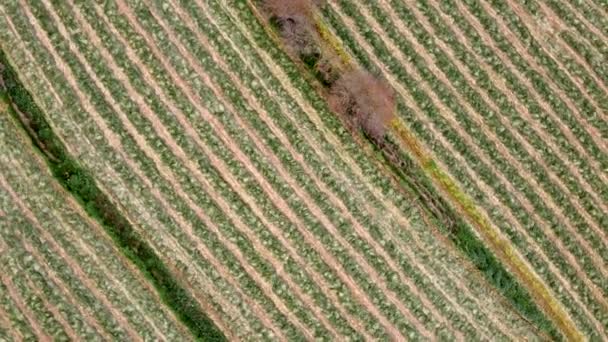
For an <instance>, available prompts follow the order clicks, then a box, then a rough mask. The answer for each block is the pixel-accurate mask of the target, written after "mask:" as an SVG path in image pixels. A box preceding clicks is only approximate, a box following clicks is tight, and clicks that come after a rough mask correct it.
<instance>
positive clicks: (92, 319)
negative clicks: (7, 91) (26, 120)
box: [0, 95, 190, 341]
mask: <svg viewBox="0 0 608 342" xmlns="http://www.w3.org/2000/svg"><path fill="white" fill-rule="evenodd" d="M9 110H10V109H9V104H8V103H7V102H6V99H5V98H4V95H3V98H2V102H0V150H1V151H2V154H0V201H1V202H0V255H1V257H0V265H1V266H0V338H3V339H6V340H14V341H16V340H29V339H37V340H46V339H48V340H50V339H54V340H87V341H104V340H105V341H107V340H112V339H129V340H142V339H146V340H153V339H164V340H182V339H186V340H188V339H190V338H189V333H188V332H187V330H186V329H185V327H183V326H182V325H181V323H178V320H177V319H176V318H175V316H174V315H173V313H172V312H170V311H169V310H168V309H167V308H166V307H164V306H163V305H162V302H161V301H160V299H159V298H158V296H157V295H156V294H155V291H154V290H153V289H151V288H150V285H149V284H148V283H147V281H146V279H145V278H143V277H142V276H141V274H140V273H139V272H138V271H137V270H135V269H134V268H133V266H132V265H130V264H129V262H128V261H127V260H126V259H125V258H124V257H123V256H122V255H121V252H120V251H119V250H118V249H117V248H116V247H115V246H114V245H113V242H112V240H110V239H109V238H108V236H107V235H106V234H105V232H104V231H103V229H102V228H101V226H100V225H99V224H98V223H97V222H94V221H93V220H91V219H90V218H89V217H88V215H87V214H86V213H85V212H84V211H83V210H82V208H80V205H79V204H78V203H77V202H76V201H75V200H73V199H72V198H71V197H70V195H69V194H68V193H66V192H65V191H64V190H63V189H62V188H61V187H60V185H59V184H58V182H56V181H55V179H54V178H53V176H52V175H51V174H50V172H49V171H48V169H47V168H46V164H45V163H44V161H43V160H42V158H41V156H40V155H38V154H36V153H35V152H34V148H33V146H32V145H31V144H30V143H29V141H28V137H27V135H26V134H25V133H24V132H23V130H22V129H21V127H20V126H19V124H18V123H17V122H16V121H15V120H14V119H12V115H10V114H9Z"/></svg>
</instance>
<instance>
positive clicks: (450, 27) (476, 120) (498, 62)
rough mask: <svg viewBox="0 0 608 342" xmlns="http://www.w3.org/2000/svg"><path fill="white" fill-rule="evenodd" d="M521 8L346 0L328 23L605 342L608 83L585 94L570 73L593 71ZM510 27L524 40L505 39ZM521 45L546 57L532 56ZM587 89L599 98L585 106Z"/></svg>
mask: <svg viewBox="0 0 608 342" xmlns="http://www.w3.org/2000/svg"><path fill="white" fill-rule="evenodd" d="M494 5H496V6H498V5H497V4H494ZM513 6H516V5H515V4H514V5H513ZM516 10H517V9H515V10H513V9H506V8H500V9H494V8H493V7H491V6H490V5H488V4H485V3H473V4H470V5H469V6H468V8H467V7H466V6H465V5H463V4H458V3H454V2H451V1H441V3H438V2H436V1H429V2H419V3H417V5H416V6H407V5H404V4H402V3H400V2H398V1H380V2H378V3H375V2H368V1H364V2H363V3H361V4H354V3H349V2H346V1H337V2H335V3H334V2H330V5H329V6H327V7H325V9H324V11H323V14H324V17H325V19H326V21H327V22H328V23H330V24H331V26H332V29H333V30H334V31H335V33H336V34H337V35H338V36H339V37H340V39H342V41H343V42H344V43H345V45H346V46H347V47H348V48H349V49H350V50H351V52H352V53H353V54H354V55H355V56H356V57H357V60H358V62H359V63H362V64H363V65H364V66H365V67H368V68H372V69H374V70H376V71H377V72H379V73H381V74H382V75H383V76H384V77H386V78H387V80H389V82H390V83H392V85H393V86H394V87H395V89H396V91H397V93H398V95H400V97H401V100H402V102H401V103H400V108H399V113H400V115H401V116H402V117H403V118H404V119H405V120H406V122H407V123H408V124H409V125H410V127H411V128H412V129H413V130H414V131H415V132H416V134H417V135H418V137H419V138H420V139H421V140H422V141H424V143H425V144H426V146H427V148H428V149H429V150H432V151H433V153H434V155H435V156H436V157H437V158H438V160H439V161H440V164H441V165H442V167H443V168H444V169H446V170H448V171H449V172H450V173H451V174H452V175H453V176H454V177H455V178H456V179H458V181H459V182H460V184H461V186H462V188H463V189H466V191H467V192H468V193H469V195H471V196H472V197H473V198H474V199H475V200H476V201H477V202H478V203H481V204H482V207H483V209H485V211H486V213H488V214H489V216H490V217H491V218H492V220H493V222H494V224H496V225H497V226H499V227H500V228H501V230H502V231H503V232H505V233H506V234H507V235H508V236H509V237H510V238H511V240H512V241H513V243H514V245H515V246H517V248H518V249H519V250H520V251H521V253H522V255H524V256H526V258H527V259H528V261H529V262H530V264H531V265H532V266H534V269H536V270H538V272H539V274H540V275H541V276H542V277H543V278H544V279H545V281H546V282H547V284H548V285H550V286H551V287H552V288H553V290H554V291H555V293H556V295H557V296H558V298H560V300H561V301H562V302H563V303H564V304H565V305H566V307H568V309H569V310H570V313H571V315H572V316H573V317H574V318H575V319H576V320H577V324H578V325H579V326H580V327H581V328H582V329H583V330H584V331H585V333H587V334H589V335H590V336H604V332H605V331H606V329H605V328H606V323H605V322H606V312H608V311H606V309H607V307H608V305H607V303H606V300H605V297H606V291H607V290H608V282H607V278H606V277H607V275H608V269H607V268H606V266H605V265H606V260H607V259H606V257H607V255H606V253H605V251H606V250H607V249H606V245H607V243H608V238H607V235H606V232H607V228H608V227H607V223H608V221H607V218H606V212H608V211H606V208H605V207H606V203H608V202H606V194H607V192H606V190H607V186H608V183H607V182H606V174H605V172H603V171H602V170H604V169H605V165H606V161H607V160H608V159H607V157H608V155H607V154H606V146H605V140H603V139H602V137H603V136H604V135H603V133H601V132H604V131H605V125H606V121H605V120H602V119H601V114H600V113H602V107H603V104H604V103H606V102H605V100H604V98H605V96H606V95H607V94H606V92H604V91H603V90H602V89H601V87H600V86H599V85H598V86H597V87H595V88H593V89H592V87H591V86H590V87H586V88H582V89H580V88H578V86H580V84H575V82H574V81H573V80H572V79H571V78H569V75H567V74H565V73H564V71H562V70H561V69H560V68H559V67H560V66H561V67H563V66H564V64H568V68H571V69H572V70H573V71H572V72H576V74H577V75H584V76H585V75H586V76H587V77H592V76H591V75H589V74H588V73H586V71H585V67H584V66H583V65H580V64H576V63H575V62H572V61H568V62H561V61H558V62H557V63H556V62H555V61H554V60H553V59H551V57H548V56H547V55H546V54H545V52H544V51H543V48H542V47H541V45H539V44H538V43H536V42H534V39H533V38H532V37H531V36H524V32H526V31H525V30H526V29H524V28H522V27H520V26H521V25H523V24H522V23H521V22H520V21H518V20H525V19H526V18H525V15H524V14H521V12H519V11H517V13H519V15H521V16H522V17H523V18H524V19H518V18H519V17H517V15H516V14H514V13H513V12H512V11H516ZM503 16H504V17H505V18H504V19H503V18H502V17H503ZM503 20H504V21H508V24H504V26H503V27H502V28H501V30H500V31H499V30H497V29H495V28H497V27H501V26H500V25H503ZM447 23H451V24H447ZM480 23H481V24H480ZM497 23H498V26H497ZM528 24H529V22H528ZM517 25H520V26H517ZM484 27H485V28H486V29H487V30H484V29H483V28H484ZM516 29H517V31H516ZM509 30H513V31H516V33H515V34H516V35H517V34H519V37H518V39H513V36H508V35H507V38H505V37H504V36H503V33H504V32H509ZM501 32H502V33H501ZM519 39H521V40H525V41H532V42H533V44H532V46H536V48H535V49H529V50H526V49H522V48H521V46H522V44H521V42H520V40H519ZM534 44H536V45H534ZM558 63H561V64H559V65H558ZM568 68H565V69H566V70H568ZM548 73H550V74H551V75H554V74H555V75H561V76H559V77H556V78H555V80H554V79H551V78H549V77H547V76H546V75H547V74H548ZM585 84H587V83H585ZM596 85H597V83H596ZM594 89H595V90H594ZM596 90H597V91H596ZM581 91H583V92H584V91H590V92H591V91H593V93H592V94H591V97H590V99H588V100H585V99H586V97H585V96H583V95H582V93H581ZM577 94H578V95H577ZM594 94H595V95H594ZM594 100H595V101H596V104H597V103H599V104H600V105H599V106H596V105H594V104H593V102H592V101H594ZM585 101H586V102H585ZM598 132H599V133H598ZM581 169H582V170H585V171H584V172H581V171H580V170H581ZM562 289H565V290H562Z"/></svg>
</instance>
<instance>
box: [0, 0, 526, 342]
mask: <svg viewBox="0 0 608 342" xmlns="http://www.w3.org/2000/svg"><path fill="white" fill-rule="evenodd" d="M0 28H1V30H0V32H1V33H0V35H1V39H2V42H3V43H2V44H3V45H2V48H3V49H4V51H6V52H7V54H8V55H9V56H8V59H9V61H10V63H11V64H12V65H13V66H14V67H15V69H16V70H17V71H18V73H19V76H20V78H21V80H22V81H23V83H24V85H25V86H26V88H27V89H29V90H30V92H31V93H32V94H33V95H34V98H35V100H36V102H37V103H38V104H39V105H40V107H41V109H42V111H43V113H45V116H46V119H47V120H48V122H49V123H50V125H51V127H52V128H53V131H54V132H55V133H56V134H57V135H58V136H59V137H60V138H61V139H62V141H63V142H64V143H65V145H66V147H67V149H68V151H69V153H70V154H71V155H72V156H76V157H77V158H78V160H79V161H80V162H81V163H82V165H83V166H84V167H85V168H86V169H87V170H88V171H89V172H90V173H91V174H92V175H93V176H94V177H95V179H96V180H97V182H98V185H99V187H100V188H101V189H102V190H103V191H104V192H105V193H106V194H108V195H109V196H110V197H111V198H112V199H113V200H114V203H116V204H117V208H118V209H119V210H120V212H121V214H122V215H124V216H125V217H126V218H127V220H128V221H129V222H130V224H131V225H132V226H133V228H134V229H135V231H136V232H137V233H138V234H139V236H140V237H141V238H142V239H143V240H144V241H146V243H148V244H149V245H150V246H151V248H152V249H153V250H154V252H155V253H156V254H157V255H159V256H160V258H161V259H162V261H163V262H164V263H165V264H166V265H167V267H168V268H169V269H170V270H171V272H172V274H173V275H174V277H175V278H176V279H178V280H179V282H180V283H183V284H187V285H188V286H187V287H188V289H189V291H190V294H191V296H192V298H193V299H194V300H195V301H196V304H197V305H199V306H200V307H203V308H204V309H205V310H206V312H207V314H208V315H209V317H210V318H211V319H212V320H213V321H214V322H215V323H216V324H217V325H218V327H219V328H220V329H221V330H222V331H223V332H224V333H225V334H226V337H228V338H229V339H230V338H239V339H251V340H259V339H270V338H278V339H298V340H300V339H323V340H335V339H343V338H346V337H348V338H352V339H356V340H362V339H387V338H389V339H390V338H392V339H398V340H403V339H406V338H407V339H414V340H417V339H431V338H434V337H441V338H445V339H454V338H456V339H480V338H485V339H490V338H496V337H500V338H506V339H519V338H522V337H533V336H534V335H535V334H536V333H537V331H536V330H535V329H534V328H533V327H532V326H530V325H529V324H528V323H527V322H526V321H525V320H523V319H522V318H520V317H519V316H518V315H517V314H516V313H515V311H513V310H512V308H511V307H510V306H509V305H508V304H506V303H505V301H504V299H503V298H502V297H500V296H498V295H496V294H495V292H493V291H492V290H491V289H490V288H489V286H488V284H487V283H486V282H485V281H484V280H483V279H482V277H481V276H480V275H479V274H478V273H477V272H476V271H474V269H473V268H472V266H471V265H470V264H469V263H468V262H467V261H466V260H464V259H463V258H462V256H461V255H459V254H457V253H456V252H454V251H453V250H452V247H451V246H450V245H449V244H448V243H446V242H445V240H444V239H442V238H441V237H440V234H439V229H438V228H437V227H435V226H434V225H433V224H432V221H429V220H427V218H426V217H425V216H424V213H423V212H421V211H420V210H419V208H418V207H417V206H416V203H414V201H412V200H411V199H409V198H406V197H404V196H403V195H402V193H400V192H396V191H394V190H393V186H394V184H392V182H391V181H390V180H387V179H386V178H384V177H383V176H381V174H380V173H379V170H378V165H376V164H374V162H372V161H370V160H369V159H368V158H367V156H366V155H364V154H363V153H361V151H360V149H359V147H358V145H357V144H355V143H354V140H353V139H352V137H351V136H350V134H349V133H348V132H346V131H345V130H344V129H343V128H341V127H340V123H339V122H338V121H337V120H336V119H335V117H333V114H331V113H329V112H328V110H327V107H326V105H325V103H324V100H323V98H321V97H320V96H318V94H316V92H315V91H314V90H313V89H312V88H311V87H310V86H309V85H308V84H307V83H306V82H304V81H303V79H302V77H301V76H300V74H299V72H300V71H299V69H297V68H296V67H295V66H294V65H293V63H292V62H291V61H290V60H289V58H288V57H287V55H285V54H284V53H283V52H282V51H281V50H280V49H278V48H277V47H276V46H274V44H273V42H272V41H271V40H270V38H269V37H268V35H267V34H266V31H265V30H264V28H263V27H262V26H261V24H260V23H259V22H258V21H257V18H256V17H255V16H254V15H253V14H252V12H251V10H250V8H248V7H247V6H243V3H242V2H239V1H228V2H221V3H220V2H206V1H202V0H201V1H194V2H192V1H177V0H175V1H169V2H161V1H143V2H142V1H130V0H121V1H117V2H115V3H114V2H111V3H107V4H105V5H104V6H101V5H97V4H94V3H87V4H74V3H73V2H72V1H66V2H64V3H55V2H53V3H52V2H51V1H48V0H44V1H29V2H27V1H16V2H14V3H10V4H3V5H2V6H1V7H0ZM150 314H151V315H152V314H153V313H150Z"/></svg>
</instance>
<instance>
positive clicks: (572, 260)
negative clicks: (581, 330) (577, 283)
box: [372, 25, 608, 307]
mask: <svg viewBox="0 0 608 342" xmlns="http://www.w3.org/2000/svg"><path fill="white" fill-rule="evenodd" d="M372 26H373V25H372ZM404 34H406V35H407V33H404ZM379 35H381V34H379ZM387 44H389V47H390V42H387ZM390 48H391V50H392V51H396V50H397V48H396V47H394V46H393V47H390ZM417 50H418V51H423V48H422V47H420V46H417ZM402 60H406V59H405V57H403V58H402ZM427 63H432V61H430V60H429V59H428V57H427ZM439 78H440V79H442V81H443V82H448V81H447V80H446V79H444V78H442V77H441V76H439ZM457 97H458V96H457ZM459 100H460V101H463V100H462V99H461V98H459ZM468 109H469V111H470V112H472V109H471V108H468ZM443 111H444V112H445V111H447V109H446V108H443ZM488 135H489V134H488ZM495 139H496V138H495ZM469 142H470V143H471V144H472V146H475V145H474V144H473V143H472V141H470V140H469ZM476 151H477V154H478V155H481V154H479V153H481V152H482V151H481V150H478V149H476ZM503 153H504V152H503ZM489 165H491V164H489ZM505 181H506V180H505ZM507 183H508V182H507ZM513 190H514V189H513ZM520 201H521V198H520ZM522 203H524V202H522ZM527 209H528V210H529V212H530V213H532V214H533V215H535V214H534V210H533V208H531V205H530V204H528V207H527ZM544 231H545V232H546V234H547V235H548V236H549V238H550V239H551V240H552V241H554V243H556V244H557V246H560V250H566V249H565V247H564V246H563V244H562V243H561V241H560V240H559V239H558V238H557V237H556V236H555V234H554V233H553V231H551V230H549V229H544ZM588 248H589V249H588V251H593V249H592V248H591V247H588ZM566 251H567V250H566ZM566 258H567V259H568V260H569V261H570V263H571V264H572V265H573V266H574V267H575V269H577V272H578V274H579V276H581V277H584V278H583V279H584V281H585V282H586V284H587V285H588V286H589V287H590V288H591V289H592V292H593V293H594V294H595V296H596V298H597V300H599V301H600V302H604V305H606V303H605V300H604V297H603V295H602V291H601V290H600V289H598V288H597V286H595V285H594V284H593V283H591V281H590V280H589V279H588V278H587V277H586V274H585V272H584V271H583V270H582V269H581V268H580V266H579V265H578V264H577V263H576V261H577V260H576V259H575V258H574V257H573V256H572V255H571V254H570V253H567V255H566ZM599 262H600V265H601V261H599ZM599 269H600V270H602V268H599ZM607 307H608V306H607Z"/></svg>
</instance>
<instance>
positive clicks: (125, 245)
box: [0, 51, 225, 341]
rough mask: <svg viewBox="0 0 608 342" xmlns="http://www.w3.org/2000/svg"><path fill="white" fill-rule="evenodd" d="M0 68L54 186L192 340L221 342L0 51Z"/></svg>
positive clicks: (192, 301)
mask: <svg viewBox="0 0 608 342" xmlns="http://www.w3.org/2000/svg"><path fill="white" fill-rule="evenodd" d="M0 65H2V68H1V75H2V80H3V82H4V85H5V89H3V91H5V92H6V93H5V94H3V96H8V98H9V99H10V102H11V103H12V104H13V105H15V106H16V108H18V109H19V110H20V111H21V112H22V113H23V114H25V115H27V122H26V121H24V120H21V118H20V117H19V115H17V114H16V112H15V111H12V113H13V114H14V115H15V117H16V119H18V120H19V121H20V122H21V123H22V124H23V125H26V126H27V127H26V130H27V131H28V133H30V134H31V133H33V134H35V136H32V137H31V138H32V141H33V142H34V143H35V144H36V145H37V147H38V148H39V149H40V151H41V152H42V153H44V155H45V156H46V161H47V163H48V166H49V168H50V169H51V171H52V173H53V175H54V176H55V177H56V179H57V180H58V181H59V183H60V184H61V185H62V186H63V187H64V188H66V189H67V190H68V191H69V192H70V193H71V194H72V195H73V196H74V197H75V198H76V199H77V200H78V201H79V202H80V203H81V204H82V205H83V207H84V209H85V210H86V212H87V213H88V214H89V215H91V216H92V217H93V218H95V219H97V220H98V221H99V222H100V223H101V224H102V226H103V227H104V228H105V230H106V232H107V233H108V234H109V235H110V236H111V237H112V238H113V240H114V241H115V242H116V244H117V245H118V246H119V248H120V249H121V251H122V252H123V253H124V255H125V256H126V257H127V258H128V259H129V260H130V261H132V262H133V263H134V264H135V265H136V266H137V268H138V269H140V270H141V271H142V273H143V274H144V275H145V276H146V278H147V279H149V280H150V282H151V283H152V284H153V285H154V287H155V288H156V290H157V291H158V292H159V295H160V296H161V298H162V299H163V301H164V303H165V304H166V305H167V306H168V307H169V308H171V310H173V311H174V312H175V313H176V315H177V316H178V317H179V319H180V320H181V321H182V322H183V323H184V325H186V326H187V327H188V329H190V331H191V332H192V334H193V335H194V336H195V337H197V338H199V339H203V340H208V341H223V340H225V337H224V335H223V334H222V332H221V331H219V329H218V328H217V327H216V326H215V325H214V323H213V322H212V321H211V320H210V319H209V318H208V317H207V316H206V314H205V313H204V312H203V311H202V309H201V308H200V307H199V306H198V305H197V304H196V303H195V302H194V300H193V299H192V298H191V297H190V295H189V294H188V292H187V291H186V290H185V289H184V288H183V287H182V286H181V285H180V284H179V283H178V282H176V281H175V280H174V279H173V276H172V275H171V273H170V271H169V270H168V269H167V267H166V266H165V265H164V264H163V263H162V261H161V260H160V258H159V257H158V256H157V255H156V254H155V253H154V251H153V250H152V249H151V248H150V247H149V246H148V245H147V244H146V243H145V242H143V241H142V240H141V238H140V237H139V236H138V235H137V234H136V233H135V232H134V231H133V228H132V227H131V226H130V224H129V222H128V221H127V220H126V219H125V218H124V217H123V216H122V214H121V213H120V212H119V211H118V210H117V209H116V208H115V206H114V205H113V204H112V202H111V201H110V199H109V198H108V197H107V196H106V195H105V194H104V193H103V192H101V190H100V189H99V188H98V187H97V185H96V184H95V180H94V179H93V178H92V177H91V176H90V174H89V173H88V172H87V171H86V170H84V169H83V168H82V167H81V166H80V165H79V164H78V163H77V162H76V161H75V160H73V159H72V157H71V156H69V155H68V154H67V152H66V149H65V147H64V146H63V144H62V142H61V141H60V140H59V138H58V137H57V136H56V135H55V134H54V132H53V131H52V129H51V127H50V126H49V124H48V122H47V121H46V118H45V116H44V114H43V113H42V111H41V110H40V109H39V108H38V106H37V105H36V103H35V102H34V101H33V99H32V97H31V95H30V94H29V93H28V91H27V90H26V89H25V88H24V87H23V85H22V84H21V83H20V82H19V79H18V76H17V74H16V73H15V71H14V70H13V68H12V66H11V64H10V63H9V61H8V59H7V58H6V55H5V54H4V52H3V51H0Z"/></svg>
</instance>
